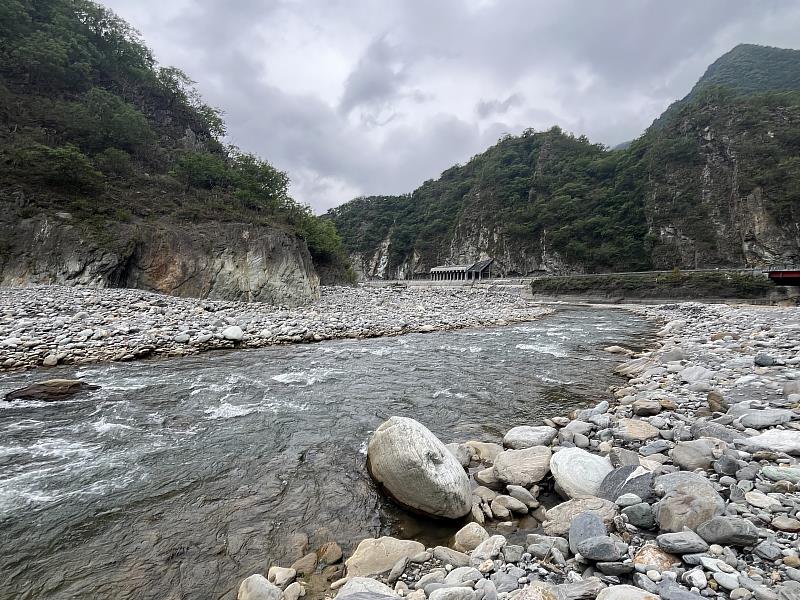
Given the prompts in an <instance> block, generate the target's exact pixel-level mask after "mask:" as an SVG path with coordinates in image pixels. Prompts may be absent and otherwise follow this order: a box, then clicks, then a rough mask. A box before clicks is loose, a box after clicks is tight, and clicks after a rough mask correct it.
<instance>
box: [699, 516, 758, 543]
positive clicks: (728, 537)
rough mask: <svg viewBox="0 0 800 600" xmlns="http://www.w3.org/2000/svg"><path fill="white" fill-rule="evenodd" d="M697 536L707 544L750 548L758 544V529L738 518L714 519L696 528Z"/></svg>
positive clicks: (745, 520)
mask: <svg viewBox="0 0 800 600" xmlns="http://www.w3.org/2000/svg"><path fill="white" fill-rule="evenodd" d="M697 533H698V535H699V536H700V537H701V538H703V539H704V540H705V541H706V542H708V543H709V544H720V545H722V546H751V545H753V544H755V543H756V542H758V529H757V528H756V526H755V525H753V524H752V523H751V522H750V521H748V520H747V519H742V518H740V517H714V518H713V519H711V520H709V521H706V522H705V523H702V524H701V525H699V526H698V527H697Z"/></svg>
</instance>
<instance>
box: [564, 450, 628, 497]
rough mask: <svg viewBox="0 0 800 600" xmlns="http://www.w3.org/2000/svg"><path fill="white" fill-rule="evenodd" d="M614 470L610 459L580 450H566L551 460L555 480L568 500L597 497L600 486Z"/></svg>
mask: <svg viewBox="0 0 800 600" xmlns="http://www.w3.org/2000/svg"><path fill="white" fill-rule="evenodd" d="M612 470H613V467H612V466H611V461H609V460H608V458H605V457H603V456H598V455H597V454H590V453H589V452H587V451H586V450H582V449H580V448H564V449H563V450H559V451H558V452H556V453H555V454H553V456H552V458H551V459H550V471H551V472H552V473H553V478H554V479H555V480H556V484H557V485H558V488H559V489H560V491H561V492H562V494H563V495H564V496H566V497H567V498H579V497H581V496H597V492H598V490H599V489H600V484H601V483H602V482H603V480H604V479H605V478H606V475H608V474H609V473H610V472H611V471H612Z"/></svg>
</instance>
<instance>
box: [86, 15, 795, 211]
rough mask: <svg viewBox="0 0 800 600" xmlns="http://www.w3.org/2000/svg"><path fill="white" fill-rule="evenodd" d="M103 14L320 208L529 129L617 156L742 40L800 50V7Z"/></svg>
mask: <svg viewBox="0 0 800 600" xmlns="http://www.w3.org/2000/svg"><path fill="white" fill-rule="evenodd" d="M101 2H102V3H103V4H105V5H106V6H108V7H109V8H111V9H113V10H114V11H115V12H116V13H117V14H119V15H120V16H121V17H123V18H124V19H126V20H127V21H129V22H130V23H131V24H132V25H133V26H134V27H136V28H137V29H138V30H139V31H140V32H141V33H142V36H143V38H144V40H145V42H146V43H147V45H148V46H150V48H151V49H152V50H153V51H154V53H155V56H156V58H157V59H158V61H159V63H160V64H162V65H170V66H176V67H179V68H180V69H182V70H183V71H185V72H186V73H187V74H188V75H189V76H190V77H191V78H192V79H193V80H195V81H196V82H197V88H198V90H199V91H200V93H201V94H202V95H203V97H204V99H205V101H206V102H207V103H208V104H210V105H212V106H216V107H218V108H220V109H221V110H222V111H223V113H224V117H225V121H226V123H227V132H228V134H227V138H228V139H227V141H228V142H229V143H232V144H234V145H236V146H238V147H239V148H241V149H242V150H245V151H248V152H253V153H255V154H258V155H259V156H261V157H262V158H264V159H266V160H268V161H269V162H271V163H272V164H273V165H275V166H276V167H278V168H280V169H282V170H284V171H286V172H287V173H288V174H289V176H290V178H291V181H292V183H291V188H290V191H291V193H292V195H293V196H294V198H295V199H297V200H299V201H301V202H303V203H306V204H309V205H310V206H311V207H312V208H313V209H314V210H315V211H316V212H318V213H320V212H325V211H326V210H327V209H329V208H331V207H334V206H337V205H339V204H341V203H342V202H346V201H347V200H350V199H352V198H355V197H357V196H362V195H373V194H401V193H408V192H411V191H413V190H414V189H415V188H416V187H418V186H419V185H420V184H421V183H422V182H423V181H425V180H427V179H432V178H436V177H438V176H439V174H440V173H441V172H442V171H443V170H445V169H447V168H448V167H450V166H452V165H454V164H456V163H462V164H463V163H465V162H466V161H468V160H469V158H470V157H472V156H474V155H475V154H478V153H480V152H482V151H483V150H485V149H486V148H488V147H489V146H491V145H492V144H494V143H495V142H496V141H497V140H498V138H500V137H501V136H502V135H504V134H506V133H510V134H519V133H521V132H522V131H523V130H524V129H526V128H533V129H536V130H546V129H549V128H550V127H552V126H553V125H559V126H560V127H561V128H562V129H565V130H567V131H570V132H572V133H574V134H575V135H586V136H588V137H589V139H590V140H592V141H593V142H597V143H603V144H606V145H609V146H614V145H616V144H618V143H620V142H623V141H626V140H630V139H633V138H635V137H637V136H639V135H640V134H641V133H642V132H643V131H644V129H645V128H647V126H648V125H649V124H650V123H651V122H652V121H653V119H655V118H656V117H657V116H658V115H659V114H661V112H662V111H663V110H664V109H665V108H666V107H667V106H668V105H669V104H670V103H671V102H672V101H674V100H676V99H679V98H681V97H683V96H685V95H686V94H687V93H688V92H689V90H690V89H691V87H692V85H693V84H694V82H695V81H697V79H698V78H699V77H700V76H701V75H702V74H703V72H704V71H705V69H706V67H707V66H708V65H709V64H711V63H712V62H713V61H714V60H715V59H716V58H718V57H719V56H721V55H722V54H724V53H725V52H727V51H728V50H730V49H731V48H732V47H733V46H735V45H736V44H738V43H757V44H766V45H771V46H780V47H786V48H797V47H798V46H800V36H799V35H798V32H799V31H800V2H796V1H795V0H770V1H769V2H765V1H764V0H702V1H698V0H669V1H664V0H613V1H612V0H547V1H539V0H305V1H301V0H169V1H167V2H165V1H164V0H101Z"/></svg>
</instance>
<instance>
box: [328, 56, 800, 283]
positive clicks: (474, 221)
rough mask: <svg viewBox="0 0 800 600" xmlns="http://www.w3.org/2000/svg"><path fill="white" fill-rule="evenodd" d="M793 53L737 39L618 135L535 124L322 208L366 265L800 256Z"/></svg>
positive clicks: (565, 269)
mask: <svg viewBox="0 0 800 600" xmlns="http://www.w3.org/2000/svg"><path fill="white" fill-rule="evenodd" d="M770 57H773V58H772V59H771V58H770ZM798 68H800V52H798V51H795V50H781V49H775V48H765V47H760V46H737V47H736V48H735V49H734V50H733V51H732V52H730V53H728V54H726V55H725V56H724V57H722V58H721V59H720V60H718V61H717V62H715V63H714V65H712V67H710V68H709V70H708V72H707V73H706V75H704V80H701V82H698V85H696V86H695V88H694V89H693V90H692V92H691V93H690V94H689V96H687V97H686V98H685V99H683V100H682V101H680V102H678V103H676V104H673V105H672V106H671V107H670V108H669V109H668V110H667V111H666V112H665V114H664V115H662V117H660V119H659V120H657V121H656V123H654V125H653V126H651V127H650V128H649V129H648V130H647V131H646V132H645V133H644V134H643V135H642V136H641V137H639V138H638V139H636V140H634V141H632V142H631V144H630V145H629V146H628V147H627V148H622V149H615V150H613V151H609V150H606V149H605V148H604V147H602V146H600V145H597V144H592V143H591V142H590V141H589V140H588V139H586V138H585V137H583V136H581V137H575V136H572V135H570V134H567V133H564V132H563V131H561V130H560V129H559V128H558V127H554V128H552V129H550V130H549V131H544V132H535V131H533V130H528V131H526V132H524V133H523V134H522V135H520V136H506V137H504V138H502V139H501V140H499V141H498V143H497V144H496V145H494V146H492V147H491V148H489V149H488V150H486V151H485V152H484V153H482V154H479V155H477V156H475V157H473V158H472V159H471V160H470V161H469V162H468V163H467V164H465V165H456V166H454V167H452V168H450V169H448V170H447V171H445V172H444V173H442V175H441V177H440V178H439V179H437V180H435V181H434V180H431V181H427V182H425V183H423V184H422V186H420V187H419V188H418V189H417V190H415V191H414V192H413V193H411V194H408V195H404V196H388V197H387V196H376V197H370V198H358V199H355V200H353V201H351V202H349V203H347V204H344V205H342V206H340V207H338V208H336V209H333V210H331V211H330V212H329V213H328V215H327V217H328V218H329V219H331V220H332V221H333V222H334V223H335V224H336V227H337V229H338V231H339V232H340V234H341V235H342V237H343V239H344V242H345V245H346V246H347V248H348V252H349V253H350V256H351V259H352V261H353V263H354V268H355V269H356V270H357V271H358V272H359V275H360V276H362V277H375V276H377V277H385V278H395V277H398V278H407V277H411V276H413V275H414V274H417V275H421V274H425V273H427V271H428V270H429V269H430V268H431V267H432V266H435V265H437V264H444V263H461V262H469V261H473V260H477V259H478V258H482V257H487V256H491V257H493V258H495V259H496V261H497V267H498V270H499V271H500V272H501V273H505V274H509V275H526V274H534V273H576V272H577V273H581V272H610V271H628V270H647V269H672V268H675V267H677V268H696V267H759V266H763V265H767V264H776V263H796V262H800V159H798V158H797V157H798V156H800V92H798V90H800V80H798V79H797V77H796V76H795V75H792V73H797V72H798ZM703 81H705V83H703ZM739 81H740V82H742V83H741V84H737V82H739ZM754 81H757V82H759V83H758V84H757V85H756V84H754V83H752V82H754ZM745 82H749V83H747V85H745ZM773 87H774V89H773Z"/></svg>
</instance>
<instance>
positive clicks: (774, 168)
mask: <svg viewBox="0 0 800 600" xmlns="http://www.w3.org/2000/svg"><path fill="white" fill-rule="evenodd" d="M789 100H791V97H787V98H786V99H783V98H781V96H776V97H775V98H773V99H768V100H765V101H764V102H760V103H759V106H758V107H757V109H758V110H757V111H756V110H755V108H756V107H753V106H752V104H753V102H752V101H747V100H741V99H740V100H733V99H726V98H724V97H723V98H720V97H719V96H718V95H714V94H711V95H709V96H708V97H707V99H706V100H705V101H703V102H701V103H700V104H699V105H698V106H696V107H695V109H693V110H685V111H684V112H683V113H682V115H681V116H679V117H678V118H676V119H675V120H674V121H673V122H672V123H670V124H668V125H667V126H666V129H665V131H663V132H659V133H658V135H657V136H654V137H656V138H657V139H655V140H654V141H653V142H652V144H653V147H654V148H656V149H657V148H658V145H659V144H662V145H663V144H665V143H670V141H671V140H675V139H677V138H678V135H680V136H681V139H683V140H685V143H686V144H687V145H689V146H694V150H693V151H692V153H691V154H689V155H687V159H686V160H682V161H673V162H670V163H668V164H666V165H664V167H663V168H653V169H652V170H651V175H652V176H651V178H650V180H649V182H648V186H647V193H646V195H645V214H646V217H647V223H648V229H649V233H650V236H651V238H652V239H653V240H654V242H653V249H652V259H653V265H654V266H655V267H656V268H660V269H661V268H672V266H675V265H677V266H681V267H687V268H690V267H713V266H748V267H762V266H767V265H781V264H784V265H788V264H797V263H798V262H800V197H799V196H798V194H797V179H796V178H797V176H798V175H800V169H799V168H798V164H797V163H798V161H797V159H796V158H795V157H796V152H797V144H796V141H792V140H793V139H794V137H795V135H796V133H797V132H798V131H800V105H798V104H797V103H792V102H790V101H789ZM755 115H757V118H755Z"/></svg>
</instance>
